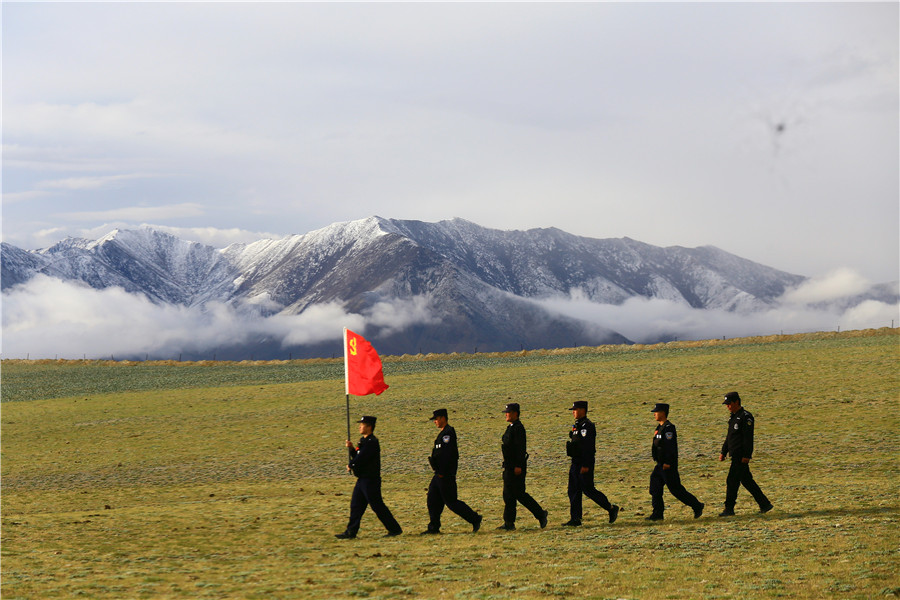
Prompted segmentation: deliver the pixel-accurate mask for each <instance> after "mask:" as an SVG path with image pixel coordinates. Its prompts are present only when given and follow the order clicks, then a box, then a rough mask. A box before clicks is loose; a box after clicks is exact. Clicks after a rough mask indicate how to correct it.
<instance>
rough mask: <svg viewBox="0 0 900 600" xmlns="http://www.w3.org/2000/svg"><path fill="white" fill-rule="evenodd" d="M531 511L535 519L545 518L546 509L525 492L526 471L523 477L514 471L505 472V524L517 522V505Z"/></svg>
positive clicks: (523, 470)
mask: <svg viewBox="0 0 900 600" xmlns="http://www.w3.org/2000/svg"><path fill="white" fill-rule="evenodd" d="M517 502H521V503H522V506H524V507H525V508H527V509H528V510H530V511H531V514H533V515H534V518H535V519H538V520H540V518H541V517H542V516H544V509H543V508H541V505H540V504H538V503H537V500H535V499H534V498H532V497H531V495H530V494H529V493H528V492H526V491H525V469H522V474H521V475H516V472H515V471H513V470H512V469H504V470H503V522H504V523H507V524H512V523H515V522H516V503H517Z"/></svg>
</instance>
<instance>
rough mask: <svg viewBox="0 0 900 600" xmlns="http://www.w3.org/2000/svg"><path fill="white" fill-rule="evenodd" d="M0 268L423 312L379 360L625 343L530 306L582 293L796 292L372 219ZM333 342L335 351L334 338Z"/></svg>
mask: <svg viewBox="0 0 900 600" xmlns="http://www.w3.org/2000/svg"><path fill="white" fill-rule="evenodd" d="M0 257H2V287H3V289H4V290H6V289H8V288H10V287H11V286H14V285H17V284H21V283H24V282H26V281H28V280H29V279H30V278H31V277H34V276H35V275H36V274H39V273H41V274H45V275H48V276H51V277H56V278H60V279H63V280H67V281H76V282H81V283H83V284H86V285H88V286H91V287H93V288H98V289H101V288H107V287H111V286H118V287H121V288H123V289H125V290H126V291H128V292H131V293H135V294H143V295H145V296H147V297H148V298H150V299H151V300H152V301H153V302H156V303H161V304H162V303H168V304H176V305H183V306H198V307H202V306H204V305H206V304H207V303H210V302H221V303H226V304H232V305H248V306H253V307H255V310H258V311H262V312H263V313H265V314H267V315H271V314H283V315H296V314H300V313H303V312H304V311H305V310H307V309H309V308H310V307H312V306H315V305H322V304H326V303H337V304H338V305H339V306H340V307H342V308H343V310H345V311H347V312H349V313H356V314H362V315H371V314H373V311H378V310H379V307H383V306H387V305H391V303H394V304H393V305H394V306H418V307H420V308H421V311H422V312H423V313H424V314H425V316H423V315H419V317H418V318H412V317H410V318H408V319H404V318H403V317H404V316H403V315H402V314H401V315H396V320H397V321H398V323H400V324H392V323H390V322H389V320H387V319H381V320H380V321H379V320H378V319H373V323H374V324H372V325H371V326H370V327H367V330H366V335H367V337H370V339H376V340H377V347H378V348H379V351H381V352H383V353H388V354H404V353H416V352H418V351H420V350H424V351H426V352H450V351H465V352H471V351H473V349H475V348H477V349H478V351H497V350H519V349H521V348H536V347H541V348H549V347H565V346H572V345H588V344H601V343H619V342H625V341H627V340H626V339H625V338H624V337H623V336H621V335H619V334H618V333H616V331H615V329H616V327H615V325H616V324H615V323H608V324H605V325H606V327H605V328H603V327H598V326H596V325H592V324H588V323H586V322H583V321H579V320H577V319H573V318H567V317H564V316H561V315H559V314H552V313H550V312H548V311H547V310H546V309H545V308H544V307H543V306H542V305H541V304H540V303H539V302H536V301H539V300H543V299H548V298H553V297H560V296H565V297H570V296H572V295H574V294H577V295H578V297H579V298H584V299H587V300H590V301H591V302H595V303H606V304H621V303H622V302H625V301H626V300H628V299H629V298H633V297H644V298H662V299H666V300H670V301H674V302H678V303H683V304H686V305H689V306H691V307H694V308H699V309H723V310H728V311H753V310H758V309H763V308H766V307H767V306H770V305H771V304H772V303H773V302H774V301H775V299H777V298H778V297H779V296H781V295H782V294H783V293H784V292H785V291H786V290H787V289H788V288H790V287H793V286H796V285H798V284H800V283H802V282H803V281H804V280H805V278H804V277H802V276H799V275H792V274H789V273H784V272H782V271H778V270H775V269H772V268H770V267H766V266H763V265H760V264H757V263H754V262H751V261H749V260H745V259H742V258H740V257H737V256H734V255H732V254H729V253H727V252H724V251H722V250H719V249H717V248H714V247H711V246H704V247H700V248H682V247H670V248H660V247H656V246H651V245H649V244H644V243H641V242H638V241H635V240H631V239H628V238H622V239H605V240H600V239H591V238H585V237H578V236H575V235H571V234H568V233H566V232H563V231H560V230H558V229H534V230H529V231H500V230H494V229H487V228H484V227H480V226H478V225H476V224H474V223H471V222H468V221H464V220H461V219H454V220H452V221H442V222H438V223H424V222H419V221H402V220H393V219H383V218H380V217H370V218H367V219H363V220H359V221H353V222H349V223H338V224H334V225H331V226H329V227H326V228H324V229H320V230H318V231H313V232H311V233H307V234H305V235H294V236H289V237H286V238H283V239H280V240H261V241H258V242H254V243H251V244H235V245H232V246H228V247H227V248H224V249H216V248H212V247H210V246H205V245H203V244H199V243H195V242H188V241H184V240H181V239H179V238H176V237H174V236H172V235H169V234H166V233H163V232H160V231H157V230H154V229H152V228H141V229H138V230H127V231H120V230H117V231H113V232H112V233H110V234H109V235H107V236H104V237H103V238H101V239H98V240H94V241H89V240H83V239H68V240H65V241H63V242H60V243H58V244H56V245H55V246H53V247H51V248H47V249H43V250H37V251H26V250H22V249H20V248H16V247H14V246H11V245H9V244H5V243H4V244H3V246H2V254H0ZM398 302H399V303H400V304H397V303H398ZM403 302H409V303H410V304H408V305H405V304H403ZM335 337H336V339H337V342H336V348H337V351H338V352H339V351H340V341H339V337H340V336H339V332H338V333H336V336H335ZM327 348H331V346H327ZM327 348H326V346H317V347H307V348H305V349H300V348H298V349H297V352H294V353H293V355H294V356H295V357H298V356H301V355H304V354H306V355H322V354H325V353H329V352H328V351H327ZM235 351H236V352H238V349H235ZM242 352H244V353H245V354H249V352H246V349H243V350H242ZM267 353H276V350H275V349H273V348H269V349H265V341H264V340H260V341H259V347H258V348H257V350H256V352H255V354H256V356H257V357H259V358H263V357H264V356H265V355H266V354H267ZM283 354H284V349H277V355H278V356H279V357H280V356H281V355H283ZM220 358H224V356H221V357H220Z"/></svg>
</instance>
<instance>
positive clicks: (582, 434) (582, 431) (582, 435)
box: [581, 429, 587, 437]
mask: <svg viewBox="0 0 900 600" xmlns="http://www.w3.org/2000/svg"><path fill="white" fill-rule="evenodd" d="M581 437H587V429H582V430H581Z"/></svg>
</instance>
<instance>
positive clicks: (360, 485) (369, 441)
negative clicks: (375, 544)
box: [335, 416, 403, 540]
mask: <svg viewBox="0 0 900 600" xmlns="http://www.w3.org/2000/svg"><path fill="white" fill-rule="evenodd" d="M375 420H376V419H375V417H368V416H367V417H363V418H362V419H360V420H359V421H357V422H358V423H359V433H360V435H362V437H361V438H360V439H359V444H358V445H357V446H356V448H354V447H353V443H352V442H351V441H350V440H347V448H349V449H350V464H349V465H347V470H348V471H352V472H353V474H354V475H356V486H355V487H354V488H353V495H352V496H351V497H350V521H349V523H347V529H345V530H344V532H343V533H338V534H337V535H335V537H336V538H338V539H342V540H349V539H353V538H355V537H356V533H357V532H358V531H359V524H360V521H362V516H363V513H364V512H366V506H371V507H372V510H373V511H374V512H375V516H377V517H378V519H379V520H380V521H381V523H382V525H384V526H385V527H386V528H387V530H388V533H387V534H388V536H394V535H400V534H401V533H403V530H402V529H401V528H400V524H399V523H397V520H396V519H395V518H394V515H392V514H391V511H390V509H389V508H388V507H387V506H386V505H385V504H384V500H383V499H382V498H381V446H380V445H379V444H378V438H377V437H375V435H374V433H373V432H374V431H375Z"/></svg>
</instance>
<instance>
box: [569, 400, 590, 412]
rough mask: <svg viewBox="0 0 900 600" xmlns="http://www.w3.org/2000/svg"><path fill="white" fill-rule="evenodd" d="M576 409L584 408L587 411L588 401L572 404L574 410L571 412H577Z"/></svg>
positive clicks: (578, 401)
mask: <svg viewBox="0 0 900 600" xmlns="http://www.w3.org/2000/svg"><path fill="white" fill-rule="evenodd" d="M576 408H583V409H584V410H587V400H576V401H575V402H573V403H572V408H570V409H569V410H575V409H576Z"/></svg>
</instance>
